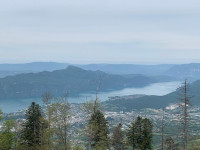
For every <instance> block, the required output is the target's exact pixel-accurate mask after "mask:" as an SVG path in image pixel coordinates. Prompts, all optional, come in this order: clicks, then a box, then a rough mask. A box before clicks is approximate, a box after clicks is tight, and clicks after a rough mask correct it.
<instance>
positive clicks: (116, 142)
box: [112, 123, 124, 150]
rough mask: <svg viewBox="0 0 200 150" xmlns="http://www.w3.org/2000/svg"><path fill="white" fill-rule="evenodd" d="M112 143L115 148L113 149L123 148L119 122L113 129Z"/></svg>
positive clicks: (121, 149)
mask: <svg viewBox="0 0 200 150" xmlns="http://www.w3.org/2000/svg"><path fill="white" fill-rule="evenodd" d="M112 145H113V147H114V148H115V150H123V149H124V133H123V131H122V124H121V123H119V124H118V125H117V126H116V127H114V129H113V135H112Z"/></svg>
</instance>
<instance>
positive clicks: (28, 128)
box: [21, 102, 48, 150]
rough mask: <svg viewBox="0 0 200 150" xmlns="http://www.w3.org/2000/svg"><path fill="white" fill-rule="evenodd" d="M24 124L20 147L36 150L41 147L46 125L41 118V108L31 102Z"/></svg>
mask: <svg viewBox="0 0 200 150" xmlns="http://www.w3.org/2000/svg"><path fill="white" fill-rule="evenodd" d="M25 116H26V122H25V123H24V124H23V130H22V132H21V140H22V145H24V146H25V147H26V148H27V149H30V150H38V149H40V147H42V146H43V142H42V141H43V133H44V129H46V128H47V127H48V126H47V123H46V122H45V120H44V118H43V117H42V112H41V107H40V106H39V105H38V104H36V103H35V102H32V104H31V106H30V107H29V108H28V110H27V111H26V114H25Z"/></svg>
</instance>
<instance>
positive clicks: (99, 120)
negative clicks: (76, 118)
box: [89, 110, 109, 150]
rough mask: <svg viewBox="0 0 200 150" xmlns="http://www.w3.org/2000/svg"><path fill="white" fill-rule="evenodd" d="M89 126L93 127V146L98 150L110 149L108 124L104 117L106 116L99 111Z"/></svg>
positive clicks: (93, 116) (92, 117)
mask: <svg viewBox="0 0 200 150" xmlns="http://www.w3.org/2000/svg"><path fill="white" fill-rule="evenodd" d="M89 125H90V126H92V130H93V132H94V136H93V139H92V146H93V147H94V148H95V149H96V150H106V149H108V147H109V138H108V134H109V131H108V122H107V120H106V119H105V117H104V114H103V113H102V112H101V111H100V110H97V111H96V112H95V113H94V114H93V115H92V116H91V119H90V120H89Z"/></svg>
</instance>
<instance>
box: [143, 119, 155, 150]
mask: <svg viewBox="0 0 200 150" xmlns="http://www.w3.org/2000/svg"><path fill="white" fill-rule="evenodd" d="M152 128H153V125H152V123H151V121H150V120H149V119H147V118H145V119H143V120H142V146H141V149H144V150H147V149H149V150H151V149H152Z"/></svg>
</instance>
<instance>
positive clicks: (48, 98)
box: [42, 92, 54, 149]
mask: <svg viewBox="0 0 200 150" xmlns="http://www.w3.org/2000/svg"><path fill="white" fill-rule="evenodd" d="M42 101H43V103H44V104H45V106H46V110H45V116H46V119H47V121H48V128H47V129H46V130H45V133H44V137H45V138H44V139H45V141H44V142H45V143H46V149H51V148H52V147H53V142H52V137H53V134H54V128H53V125H52V123H53V111H54V110H53V109H54V108H53V107H52V102H53V96H52V94H51V93H49V92H47V93H44V94H43V95H42Z"/></svg>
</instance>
